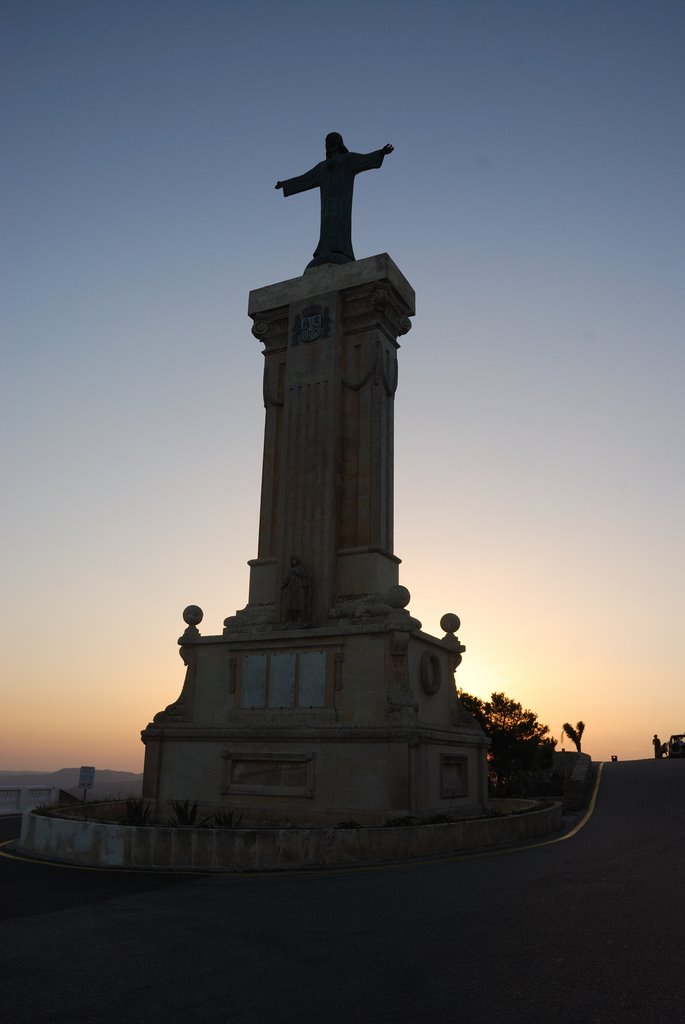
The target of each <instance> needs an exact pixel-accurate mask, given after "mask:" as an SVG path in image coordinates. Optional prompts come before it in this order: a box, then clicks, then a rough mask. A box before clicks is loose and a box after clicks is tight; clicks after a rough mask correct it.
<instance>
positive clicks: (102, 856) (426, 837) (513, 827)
mask: <svg viewBox="0 0 685 1024" xmlns="http://www.w3.org/2000/svg"><path fill="white" fill-rule="evenodd" d="M498 803H499V805H500V806H499V807H498V808H497V809H498V810H502V809H503V807H502V804H503V803H504V801H499V802H498ZM516 803H517V804H522V803H528V804H530V801H516ZM536 806H537V805H533V808H532V809H530V810H527V811H526V810H524V808H522V807H515V808H514V807H511V810H513V811H514V812H515V813H513V814H508V815H506V816H505V817H494V818H483V819H476V820H471V821H458V822H450V823H447V824H440V825H401V826H398V827H394V828H393V827H383V828H246V829H242V828H174V827H171V826H170V827H163V826H154V825H147V826H140V827H136V826H128V825H117V824H113V823H107V822H96V821H78V820H74V819H71V818H62V817H48V816H46V815H44V814H34V813H32V812H31V813H27V814H25V815H24V820H23V823H22V831H21V838H20V840H19V844H18V852H20V853H22V854H25V855H27V856H31V857H37V858H40V859H42V860H53V861H59V862H62V863H67V864H79V865H83V866H89V867H102V868H138V869H141V868H142V869H157V870H160V869H161V870H172V871H273V870H283V869H289V868H290V869H293V868H315V867H335V866H343V865H350V864H378V863H383V862H385V861H398V860H410V859H412V858H420V857H445V856H449V855H451V854H459V853H464V852H468V851H477V850H485V849H491V848H497V847H503V846H509V845H511V844H514V843H521V842H524V841H526V840H532V839H536V838H539V837H541V836H545V835H549V834H551V833H553V832H556V831H558V830H559V829H560V828H561V805H560V804H558V803H555V804H552V805H551V806H549V807H543V808H540V807H538V809H535V807H536Z"/></svg>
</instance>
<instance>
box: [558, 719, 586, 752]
mask: <svg viewBox="0 0 685 1024" xmlns="http://www.w3.org/2000/svg"><path fill="white" fill-rule="evenodd" d="M584 732H585V722H576V726H575V729H574V727H573V726H572V725H570V724H569V723H568V722H564V724H563V726H562V727H561V735H562V736H563V735H564V733H566V735H567V736H568V738H569V739H570V741H571V743H574V744H575V747H576V750H577V751H578V753H579V754H580V752H581V751H580V741H581V740H582V738H583V733H584Z"/></svg>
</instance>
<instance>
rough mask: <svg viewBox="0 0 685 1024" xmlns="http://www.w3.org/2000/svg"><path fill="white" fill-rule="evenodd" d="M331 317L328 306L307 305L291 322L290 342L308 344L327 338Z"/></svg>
mask: <svg viewBox="0 0 685 1024" xmlns="http://www.w3.org/2000/svg"><path fill="white" fill-rule="evenodd" d="M330 328H331V318H330V315H329V312H328V306H326V307H322V306H307V307H306V309H303V310H302V312H301V313H298V314H297V316H296V317H295V320H294V322H293V328H292V333H291V344H293V345H300V344H308V343H309V342H311V341H318V340H319V338H327V337H328V335H329V334H330Z"/></svg>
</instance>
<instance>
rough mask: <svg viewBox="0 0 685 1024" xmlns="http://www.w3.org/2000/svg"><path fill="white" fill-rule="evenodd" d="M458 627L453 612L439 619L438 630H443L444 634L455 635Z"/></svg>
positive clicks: (456, 618)
mask: <svg viewBox="0 0 685 1024" xmlns="http://www.w3.org/2000/svg"><path fill="white" fill-rule="evenodd" d="M460 626H461V621H460V619H459V616H458V615H455V614H454V612H446V613H445V614H444V615H443V617H442V618H441V619H440V629H444V630H445V632H446V633H456V632H457V630H458V629H459V627H460Z"/></svg>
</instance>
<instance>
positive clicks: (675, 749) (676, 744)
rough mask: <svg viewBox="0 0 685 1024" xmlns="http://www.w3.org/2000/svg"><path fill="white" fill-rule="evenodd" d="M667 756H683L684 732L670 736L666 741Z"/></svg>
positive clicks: (684, 755)
mask: <svg viewBox="0 0 685 1024" xmlns="http://www.w3.org/2000/svg"><path fill="white" fill-rule="evenodd" d="M668 756H669V757H685V732H681V733H677V734H676V735H675V736H671V738H670V740H669V741H668Z"/></svg>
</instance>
